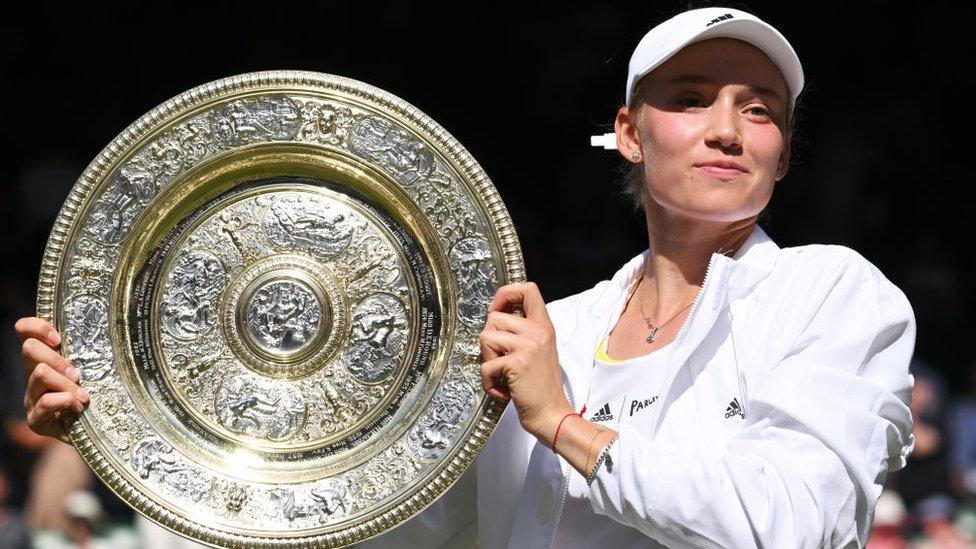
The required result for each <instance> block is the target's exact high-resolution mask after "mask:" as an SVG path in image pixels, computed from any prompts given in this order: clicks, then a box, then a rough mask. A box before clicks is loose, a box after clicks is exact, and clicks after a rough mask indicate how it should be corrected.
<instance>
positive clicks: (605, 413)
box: [590, 402, 613, 421]
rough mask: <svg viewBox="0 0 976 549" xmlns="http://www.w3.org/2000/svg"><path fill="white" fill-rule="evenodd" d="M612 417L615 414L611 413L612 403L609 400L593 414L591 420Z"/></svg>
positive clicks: (606, 419)
mask: <svg viewBox="0 0 976 549" xmlns="http://www.w3.org/2000/svg"><path fill="white" fill-rule="evenodd" d="M611 419H613V414H611V413H610V403H609V402H607V403H606V404H604V405H603V408H600V409H599V410H597V412H596V413H595V414H593V417H591V418H590V421H610V420H611Z"/></svg>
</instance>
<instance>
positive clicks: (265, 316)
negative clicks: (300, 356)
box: [246, 280, 322, 352]
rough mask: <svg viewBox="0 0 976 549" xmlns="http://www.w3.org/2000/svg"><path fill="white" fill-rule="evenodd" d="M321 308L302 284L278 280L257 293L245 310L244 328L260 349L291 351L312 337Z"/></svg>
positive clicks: (320, 316) (317, 324)
mask: <svg viewBox="0 0 976 549" xmlns="http://www.w3.org/2000/svg"><path fill="white" fill-rule="evenodd" d="M321 318H322V307H321V305H320V304H319V302H318V299H316V297H315V295H314V294H313V293H312V292H311V290H309V289H308V288H307V287H306V286H305V285H304V284H301V283H298V282H293V281H287V280H281V281H275V282H272V283H270V284H267V285H265V286H264V287H262V288H261V289H260V290H258V291H257V292H256V293H255V294H254V296H253V297H252V298H251V301H250V302H249V303H248V308H247V321H246V322H247V329H248V331H249V332H250V334H251V336H252V337H254V338H255V339H257V340H258V341H259V342H260V343H261V344H262V346H263V347H265V348H267V349H271V350H276V351H284V352H288V351H293V350H295V349H300V348H301V347H303V346H304V345H305V344H306V343H308V341H309V340H310V339H311V338H312V336H313V335H314V334H315V332H316V330H317V329H318V326H319V321H320V320H321Z"/></svg>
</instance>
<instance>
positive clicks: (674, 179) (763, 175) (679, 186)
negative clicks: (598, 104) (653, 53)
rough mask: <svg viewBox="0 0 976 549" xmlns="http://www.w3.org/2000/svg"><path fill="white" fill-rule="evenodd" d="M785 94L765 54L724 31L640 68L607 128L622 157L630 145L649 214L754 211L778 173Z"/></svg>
mask: <svg viewBox="0 0 976 549" xmlns="http://www.w3.org/2000/svg"><path fill="white" fill-rule="evenodd" d="M788 97H789V96H788V89H787V86H786V82H785V81H784V79H783V76H782V75H781V73H780V71H779V69H778V68H777V67H776V65H774V64H773V62H772V61H771V60H770V59H769V58H768V57H767V56H766V54H764V53H763V52H762V51H760V50H759V49H757V48H756V47H754V46H752V45H750V44H747V43H745V42H742V41H739V40H735V39H730V38H714V39H710V40H705V41H702V42H698V43H695V44H692V45H690V46H688V47H686V48H684V49H683V50H681V51H680V52H678V53H677V54H675V55H674V56H673V57H671V58H670V59H669V60H667V61H666V62H665V63H663V64H662V65H661V66H660V67H658V68H656V69H654V70H653V71H652V72H651V73H650V74H648V75H647V76H645V77H644V79H643V80H642V82H641V85H640V95H639V96H638V99H637V100H636V101H634V105H633V106H632V107H631V108H629V109H628V108H627V107H624V108H621V109H620V112H619V113H618V115H617V135H618V148H619V150H620V153H621V154H622V155H623V156H624V157H625V158H627V159H628V160H629V161H634V159H633V151H634V150H638V151H640V159H639V160H638V161H639V162H642V163H643V166H644V194H645V196H644V203H645V209H646V210H647V211H648V214H649V216H651V217H654V216H655V214H661V213H665V214H668V216H677V218H691V219H693V220H699V221H711V222H720V223H733V222H736V221H741V220H746V219H750V218H755V217H756V216H758V215H759V213H760V212H761V211H762V209H763V208H764V207H765V206H766V204H767V203H768V202H769V199H770V196H771V195H772V192H773V185H774V184H775V182H776V181H777V180H779V179H781V178H782V177H783V175H785V173H786V168H787V165H788V161H789V144H788V140H787V138H786V136H785V135H784V130H785V128H786V116H787V107H788V101H789V99H788ZM777 172H778V173H777ZM675 219H676V218H675Z"/></svg>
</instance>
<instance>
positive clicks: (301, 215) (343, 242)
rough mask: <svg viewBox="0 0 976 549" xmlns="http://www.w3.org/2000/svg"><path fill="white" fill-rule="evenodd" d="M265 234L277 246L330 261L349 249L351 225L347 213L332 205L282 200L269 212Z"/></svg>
mask: <svg viewBox="0 0 976 549" xmlns="http://www.w3.org/2000/svg"><path fill="white" fill-rule="evenodd" d="M264 230H265V233H266V234H267V235H268V238H269V239H270V240H271V241H272V242H274V243H275V244H278V245H279V246H283V247H287V248H294V247H298V248H304V249H308V250H309V251H311V252H313V253H315V254H317V255H320V256H323V257H329V256H332V255H335V254H337V253H339V252H340V251H342V250H343V249H345V248H346V246H348V245H349V241H350V239H351V237H352V230H353V225H352V223H351V219H349V218H348V216H347V214H346V212H344V211H342V210H340V209H338V208H337V207H335V206H334V205H331V204H326V203H319V202H314V201H310V200H303V199H302V198H301V197H298V196H285V197H283V198H280V199H278V200H275V202H274V203H272V204H271V206H270V207H269V208H268V213H267V214H266V215H265V217H264Z"/></svg>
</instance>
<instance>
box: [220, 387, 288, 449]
mask: <svg viewBox="0 0 976 549" xmlns="http://www.w3.org/2000/svg"><path fill="white" fill-rule="evenodd" d="M215 409H216V410H217V419H218V421H220V423H221V425H223V426H224V427H226V428H228V429H230V430H231V431H233V432H235V433H241V434H245V435H249V436H253V437H257V438H264V439H268V440H285V439H289V438H291V437H293V436H295V434H297V433H298V432H299V431H300V430H301V429H302V427H303V426H304V425H305V417H306V414H307V410H306V406H305V402H304V399H303V398H302V397H301V394H300V393H299V392H298V391H297V390H296V389H294V388H291V387H288V386H286V385H282V384H278V383H275V382H270V381H267V382H259V381H257V380H250V379H245V378H239V377H235V378H231V379H230V380H229V381H228V382H226V383H225V384H224V385H222V386H221V387H220V389H218V391H217V395H216V401H215Z"/></svg>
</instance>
